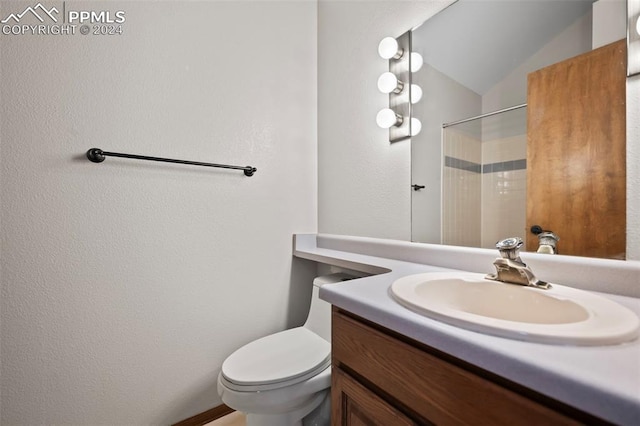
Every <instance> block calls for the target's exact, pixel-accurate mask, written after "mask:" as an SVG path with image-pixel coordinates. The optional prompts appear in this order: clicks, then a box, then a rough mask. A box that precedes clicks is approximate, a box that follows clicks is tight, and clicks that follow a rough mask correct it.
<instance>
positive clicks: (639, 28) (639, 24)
mask: <svg viewBox="0 0 640 426" xmlns="http://www.w3.org/2000/svg"><path fill="white" fill-rule="evenodd" d="M636 32H637V33H638V35H640V16H638V20H637V21H636Z"/></svg>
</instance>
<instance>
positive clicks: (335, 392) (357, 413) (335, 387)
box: [331, 368, 416, 426]
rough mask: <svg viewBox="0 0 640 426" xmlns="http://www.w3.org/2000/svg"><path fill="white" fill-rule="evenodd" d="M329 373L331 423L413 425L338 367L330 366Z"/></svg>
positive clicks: (363, 425)
mask: <svg viewBox="0 0 640 426" xmlns="http://www.w3.org/2000/svg"><path fill="white" fill-rule="evenodd" d="M331 374H332V376H331V382H332V383H331V386H332V389H331V398H332V401H331V410H332V412H331V424H332V425H334V426H378V425H379V426H390V425H393V426H405V425H407V426H408V425H415V424H416V423H414V422H413V421H411V419H409V418H407V417H406V416H405V415H404V414H402V413H401V412H399V411H398V410H396V409H395V408H393V407H392V406H391V405H389V404H387V403H386V402H385V401H383V400H382V399H381V398H379V397H378V396H377V395H376V394H374V393H373V392H371V391H370V390H368V389H367V388H365V387H364V386H362V385H361V384H360V383H358V382H357V381H355V380H354V379H353V378H352V377H351V376H349V375H347V374H346V373H344V372H343V371H342V370H340V369H339V368H334V369H333V371H332V372H331Z"/></svg>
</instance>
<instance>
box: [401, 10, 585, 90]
mask: <svg viewBox="0 0 640 426" xmlns="http://www.w3.org/2000/svg"><path fill="white" fill-rule="evenodd" d="M592 3H593V0H459V1H458V2H456V3H454V4H453V5H451V6H449V7H448V8H446V9H445V10H443V11H442V12H440V13H439V14H437V15H435V16H433V17H432V18H430V19H429V20H427V21H426V22H425V23H424V24H422V25H421V26H419V27H417V28H416V29H414V31H413V34H412V36H413V46H414V51H417V52H418V53H420V54H421V55H422V56H423V57H424V60H425V62H426V63H428V64H430V65H432V66H433V67H435V68H436V69H438V70H439V71H441V72H443V73H444V74H446V75H448V76H449V77H451V78H453V79H454V80H456V81H458V82H459V83H461V84H463V85H465V86H466V87H468V88H469V89H471V90H473V91H474V92H476V93H478V94H480V95H482V94H484V93H486V92H487V91H488V90H489V89H490V88H491V87H493V86H494V85H495V84H497V83H498V82H500V81H501V80H502V79H503V78H504V77H505V76H506V75H508V74H509V73H510V72H511V71H512V70H513V69H515V68H516V67H518V66H519V65H520V64H522V63H523V62H524V61H525V60H526V59H527V58H529V57H530V56H532V55H533V54H534V53H535V52H537V51H538V50H540V48H542V47H543V46H544V45H545V44H547V43H549V42H550V41H551V40H552V39H553V38H554V37H555V36H557V35H558V34H560V33H561V32H562V31H563V30H564V29H566V28H567V27H569V26H570V25H571V24H572V23H574V22H576V21H577V20H578V19H580V18H581V17H583V16H584V15H585V14H587V13H590V12H591V6H592Z"/></svg>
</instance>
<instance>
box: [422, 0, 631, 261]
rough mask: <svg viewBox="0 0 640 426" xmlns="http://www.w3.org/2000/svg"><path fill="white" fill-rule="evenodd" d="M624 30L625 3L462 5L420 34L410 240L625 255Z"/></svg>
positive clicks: (526, 0)
mask: <svg viewBox="0 0 640 426" xmlns="http://www.w3.org/2000/svg"><path fill="white" fill-rule="evenodd" d="M625 37H626V2H625V1H624V0H599V1H596V2H595V3H594V1H593V0H514V1H493V0H458V1H457V2H455V3H453V4H452V5H451V6H449V7H447V8H446V9H444V10H443V11H441V12H440V13H438V14H437V15H435V16H433V17H432V18H430V19H429V20H427V21H426V22H425V23H424V24H422V25H421V26H419V27H417V28H415V29H413V30H412V51H413V52H417V53H420V54H421V55H422V57H423V58H424V65H423V67H422V68H421V69H420V70H419V71H417V72H415V73H413V75H412V83H414V84H417V85H419V86H420V87H421V88H422V91H423V93H424V96H423V98H422V100H421V101H420V102H418V103H416V104H415V105H413V106H412V116H414V117H417V118H419V119H420V120H421V122H422V132H421V133H420V134H419V135H417V136H414V137H413V138H412V141H411V144H412V147H411V162H412V182H411V183H412V184H413V186H414V187H415V188H418V189H417V190H414V189H412V240H413V241H416V242H426V243H442V244H449V245H462V246H470V247H484V248H494V247H495V243H496V241H498V240H500V239H503V238H505V237H510V236H519V237H521V238H523V239H524V240H525V241H526V243H527V246H526V247H527V250H533V251H535V250H537V249H539V248H540V247H541V246H540V242H541V241H542V238H541V237H545V238H546V240H545V241H544V242H545V246H546V245H548V244H549V240H548V239H549V234H550V233H552V235H551V237H554V236H557V238H559V241H558V242H557V243H556V242H555V240H553V241H551V243H552V244H556V247H555V250H556V252H557V253H559V254H570V255H579V256H590V257H605V258H619V259H624V258H625V245H626V240H625V233H626V222H625V212H626V203H625V194H626V188H625V181H626V173H625V172H626V165H625V152H626V151H625V143H626V141H625V138H626V123H625V119H626V113H625V81H626V44H625V42H624V39H625ZM416 185H419V186H416ZM420 186H424V188H420ZM612 224H613V225H612ZM547 248H548V247H547Z"/></svg>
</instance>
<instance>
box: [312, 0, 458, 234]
mask: <svg viewBox="0 0 640 426" xmlns="http://www.w3.org/2000/svg"><path fill="white" fill-rule="evenodd" d="M449 3H451V1H442V2H433V1H329V0H320V1H319V3H318V87H319V91H318V130H319V131H318V148H319V149H318V169H319V176H318V206H319V211H318V229H319V231H320V232H327V233H335V234H346V235H357V236H371V237H380V238H394V239H401V240H409V239H410V238H411V210H410V209H411V194H410V192H411V191H410V185H411V152H410V151H411V144H410V142H409V141H408V140H407V141H401V142H397V143H394V144H390V143H389V138H388V131H387V130H386V129H380V128H379V127H377V126H376V121H375V117H376V113H377V112H378V111H379V110H380V109H381V108H383V107H385V106H386V105H388V96H387V95H383V94H382V93H380V92H379V91H378V89H377V88H376V81H377V79H378V77H379V75H380V74H381V73H383V72H384V71H388V62H387V61H385V60H383V59H381V58H380V57H379V56H378V53H377V49H378V43H379V42H380V40H382V38H384V37H386V36H389V35H391V36H394V37H397V36H399V35H401V34H402V33H404V32H406V31H407V30H408V29H409V28H412V27H413V26H415V25H418V24H420V23H422V22H423V21H424V20H425V19H426V18H428V17H429V16H431V15H433V14H434V13H436V12H437V11H438V10H440V9H441V8H443V7H444V6H446V5H448V4H449Z"/></svg>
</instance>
